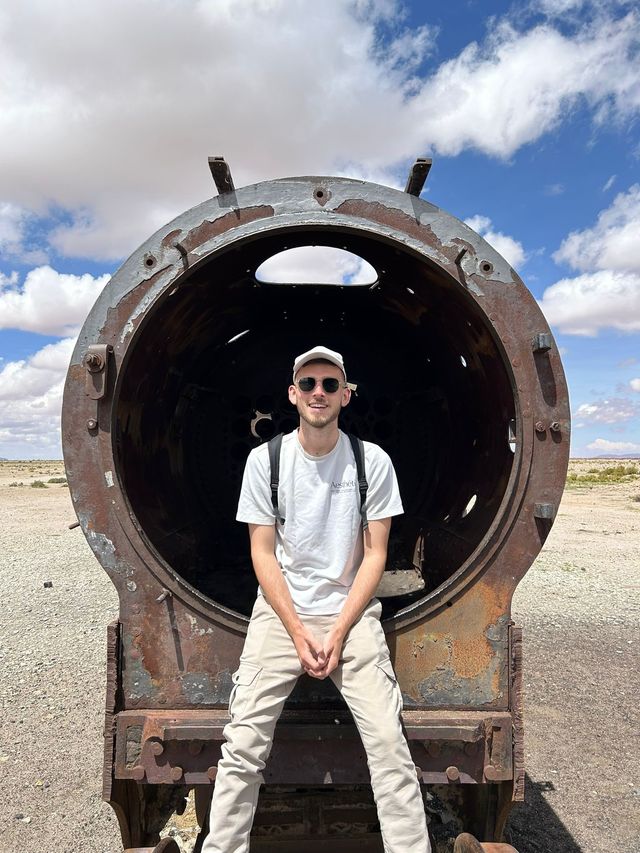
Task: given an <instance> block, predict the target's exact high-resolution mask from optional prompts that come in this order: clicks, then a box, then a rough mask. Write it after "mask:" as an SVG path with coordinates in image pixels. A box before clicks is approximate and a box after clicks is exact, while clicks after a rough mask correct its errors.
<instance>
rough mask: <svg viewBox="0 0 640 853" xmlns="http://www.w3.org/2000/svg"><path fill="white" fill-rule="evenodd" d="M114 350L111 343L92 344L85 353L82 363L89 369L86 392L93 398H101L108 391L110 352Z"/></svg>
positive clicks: (86, 378)
mask: <svg viewBox="0 0 640 853" xmlns="http://www.w3.org/2000/svg"><path fill="white" fill-rule="evenodd" d="M112 352H113V347H112V346H111V345H110V344H91V346H90V347H89V349H88V350H87V351H86V353H85V354H84V358H83V359H82V363H83V364H84V366H85V368H86V371H87V375H86V377H85V386H84V387H85V393H86V395H87V397H91V399H92V400H101V399H102V397H104V396H105V394H106V393H107V379H108V372H109V354H110V353H112Z"/></svg>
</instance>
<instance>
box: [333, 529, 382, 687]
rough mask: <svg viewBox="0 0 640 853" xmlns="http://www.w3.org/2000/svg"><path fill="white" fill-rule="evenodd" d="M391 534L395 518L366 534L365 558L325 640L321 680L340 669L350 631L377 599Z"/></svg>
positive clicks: (369, 530)
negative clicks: (342, 653)
mask: <svg viewBox="0 0 640 853" xmlns="http://www.w3.org/2000/svg"><path fill="white" fill-rule="evenodd" d="M390 530H391V518H380V519H378V520H376V521H370V522H369V526H368V528H367V529H366V530H365V531H364V534H363V540H364V557H363V558H362V562H361V563H360V567H359V569H358V572H357V574H356V577H355V580H354V582H353V586H352V587H351V589H350V590H349V595H348V596H347V598H346V601H345V603H344V605H343V607H342V610H341V611H340V614H339V615H338V617H337V619H336V621H335V623H334V625H333V627H332V628H331V630H330V631H329V633H328V634H327V635H326V637H325V640H324V643H323V658H324V660H323V662H324V666H323V667H322V669H321V670H320V671H319V677H320V678H326V677H327V675H329V673H330V672H333V670H334V669H335V668H336V667H337V665H338V662H339V660H340V652H341V651H342V644H343V642H344V638H345V636H346V634H347V631H348V630H349V628H350V627H351V626H352V625H353V623H354V622H355V621H356V619H358V617H359V616H360V614H361V613H362V611H363V610H364V608H365V607H366V606H367V604H368V603H369V602H370V601H371V599H372V598H373V596H374V595H375V591H376V589H377V588H378V584H379V583H380V579H381V578H382V573H383V572H384V567H385V565H386V562H387V543H388V541H389V531H390Z"/></svg>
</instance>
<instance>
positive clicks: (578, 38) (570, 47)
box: [412, 13, 640, 157]
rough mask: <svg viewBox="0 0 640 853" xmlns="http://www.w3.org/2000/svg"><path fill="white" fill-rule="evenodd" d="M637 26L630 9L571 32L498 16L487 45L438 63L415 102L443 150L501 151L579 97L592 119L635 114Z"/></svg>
mask: <svg viewBox="0 0 640 853" xmlns="http://www.w3.org/2000/svg"><path fill="white" fill-rule="evenodd" d="M638 29H639V21H638V18H637V16H636V15H635V14H634V13H630V14H629V15H627V16H626V17H625V18H623V19H620V20H618V21H606V20H599V21H598V22H597V24H594V25H593V26H587V27H585V28H584V29H582V30H580V31H579V32H578V33H577V34H576V35H574V36H572V37H571V36H565V35H563V34H561V33H560V32H559V31H558V30H557V29H554V28H553V27H552V26H550V25H544V26H538V27H535V28H534V29H532V30H530V31H529V32H525V33H520V32H518V31H516V30H515V29H514V28H513V27H511V26H510V25H508V24H506V23H500V22H498V23H497V25H496V26H495V28H494V30H493V33H492V36H491V37H490V38H489V40H488V41H487V43H486V44H485V45H482V46H480V45H478V44H476V43H472V44H470V45H468V46H467V47H466V48H465V49H464V50H463V51H462V53H461V54H460V55H459V56H458V57H456V58H455V59H452V60H450V61H448V62H445V63H443V64H442V65H441V66H440V68H439V69H438V71H437V72H436V74H435V75H434V76H433V78H431V79H429V80H427V81H426V83H425V85H424V87H423V89H422V91H421V97H420V99H416V103H415V104H413V105H412V106H413V108H414V109H415V111H416V113H417V114H418V116H419V117H420V118H421V119H422V120H424V123H425V126H426V127H427V128H428V130H429V131H430V134H429V138H430V139H431V140H432V141H433V145H434V147H435V148H436V149H437V150H438V151H440V152H441V153H443V154H458V153H459V152H460V151H462V150H463V149H465V148H468V147H472V148H477V149H478V150H480V151H483V152H485V153H487V154H492V155H495V156H498V157H509V156H511V155H512V154H513V153H514V152H515V151H516V150H517V149H518V148H520V147H521V146H522V145H526V144H527V143H529V142H532V141H533V140H535V139H539V138H540V137H541V136H542V135H543V134H544V133H547V132H549V131H550V130H552V129H553V128H555V127H556V126H557V125H559V124H560V123H561V121H562V120H563V119H565V118H566V117H567V115H568V114H570V112H571V109H572V108H573V107H575V106H576V105H577V104H578V103H579V102H581V101H586V102H587V103H588V104H590V106H591V107H592V109H593V110H594V112H595V119H596V122H597V123H604V122H605V121H606V120H607V119H614V118H625V117H630V116H633V115H634V114H635V113H636V112H637V111H638V109H639V108H640V88H639V87H638V79H637V71H636V69H635V61H636V60H635V56H634V52H635V49H636V44H637V40H638ZM434 104H437V105H438V107H437V109H435V110H434V108H433V105H434ZM427 113H429V114H430V118H427V117H426V116H427Z"/></svg>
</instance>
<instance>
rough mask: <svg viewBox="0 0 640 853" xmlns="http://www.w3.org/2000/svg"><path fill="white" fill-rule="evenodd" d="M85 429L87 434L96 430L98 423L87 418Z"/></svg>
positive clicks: (93, 419)
mask: <svg viewBox="0 0 640 853" xmlns="http://www.w3.org/2000/svg"><path fill="white" fill-rule="evenodd" d="M87 429H88V430H89V432H92V431H93V430H94V429H98V421H97V420H96V419H95V418H89V420H88V421H87Z"/></svg>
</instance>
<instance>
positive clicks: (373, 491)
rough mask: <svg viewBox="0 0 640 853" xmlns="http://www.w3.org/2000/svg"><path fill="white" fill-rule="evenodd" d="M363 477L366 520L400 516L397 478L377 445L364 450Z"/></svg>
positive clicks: (400, 508) (388, 459)
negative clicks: (364, 481) (365, 488)
mask: <svg viewBox="0 0 640 853" xmlns="http://www.w3.org/2000/svg"><path fill="white" fill-rule="evenodd" d="M365 475H366V477H367V482H368V484H369V488H368V490H367V518H368V519H369V521H377V520H378V519H381V518H389V517H390V516H392V515H402V513H403V512H404V509H403V508H402V500H401V499H400V490H399V489H398V478H397V477H396V472H395V470H394V468H393V463H392V462H391V459H390V458H389V455H388V454H387V453H385V451H384V450H382V448H380V447H378V446H377V445H371V450H370V452H369V453H367V452H366V449H365Z"/></svg>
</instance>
